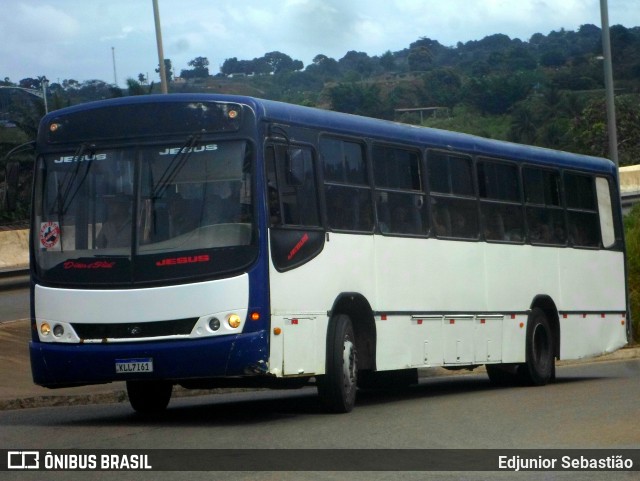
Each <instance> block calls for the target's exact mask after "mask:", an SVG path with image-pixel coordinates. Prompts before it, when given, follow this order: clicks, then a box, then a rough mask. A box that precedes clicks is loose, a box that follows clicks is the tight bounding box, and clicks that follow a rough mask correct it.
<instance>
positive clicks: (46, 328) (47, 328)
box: [40, 322, 51, 336]
mask: <svg viewBox="0 0 640 481" xmlns="http://www.w3.org/2000/svg"><path fill="white" fill-rule="evenodd" d="M50 332H51V326H50V325H49V323H48V322H43V323H42V325H41V326H40V334H42V335H43V336H48V335H49V333H50Z"/></svg>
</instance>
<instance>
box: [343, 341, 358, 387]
mask: <svg viewBox="0 0 640 481" xmlns="http://www.w3.org/2000/svg"><path fill="white" fill-rule="evenodd" d="M356 365H357V364H356V349H355V346H354V345H353V343H352V342H351V340H349V339H345V340H344V346H343V350H342V380H343V383H344V388H345V391H346V392H349V391H351V390H352V389H353V388H354V386H355V385H356V372H357V369H356Z"/></svg>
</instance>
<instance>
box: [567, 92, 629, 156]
mask: <svg viewBox="0 0 640 481" xmlns="http://www.w3.org/2000/svg"><path fill="white" fill-rule="evenodd" d="M639 101H640V95H621V96H618V97H616V124H617V137H618V156H619V160H620V165H633V164H636V163H638V159H639V158H640V114H639V113H638V102H639ZM606 119H607V114H606V104H605V101H604V99H598V100H594V101H592V102H591V103H590V104H588V105H587V107H586V108H585V109H584V111H583V112H582V115H580V116H579V117H578V118H577V119H575V121H574V124H573V128H572V129H571V137H572V138H573V139H574V143H573V149H574V150H576V151H578V152H582V153H585V154H590V155H597V156H600V157H609V136H608V129H607V120H606Z"/></svg>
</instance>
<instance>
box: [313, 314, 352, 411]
mask: <svg viewBox="0 0 640 481" xmlns="http://www.w3.org/2000/svg"><path fill="white" fill-rule="evenodd" d="M357 376H358V355H357V351H356V344H355V336H354V332H353V325H352V323H351V319H350V318H349V316H347V315H345V314H339V315H337V316H336V317H335V318H333V319H332V320H331V322H330V324H329V331H328V334H327V362H326V372H325V374H324V376H318V379H317V383H318V394H319V395H320V400H321V401H322V404H323V405H324V406H325V407H326V408H327V410H328V411H330V412H335V413H347V412H350V411H351V410H352V409H353V406H354V405H355V402H356V386H357Z"/></svg>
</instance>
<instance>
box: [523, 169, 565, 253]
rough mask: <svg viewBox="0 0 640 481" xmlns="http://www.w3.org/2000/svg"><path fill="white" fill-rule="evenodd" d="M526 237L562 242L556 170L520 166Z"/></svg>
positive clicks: (561, 218) (560, 206) (544, 241)
mask: <svg viewBox="0 0 640 481" xmlns="http://www.w3.org/2000/svg"><path fill="white" fill-rule="evenodd" d="M522 178H523V184H524V201H525V209H526V219H527V226H528V229H529V241H530V242H531V243H532V244H543V245H544V244H547V245H565V244H566V242H567V234H566V233H567V229H566V227H565V220H564V210H563V208H562V203H561V198H560V191H561V181H560V173H559V172H558V171H556V170H550V169H537V168H531V167H525V168H524V169H522Z"/></svg>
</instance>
